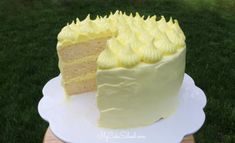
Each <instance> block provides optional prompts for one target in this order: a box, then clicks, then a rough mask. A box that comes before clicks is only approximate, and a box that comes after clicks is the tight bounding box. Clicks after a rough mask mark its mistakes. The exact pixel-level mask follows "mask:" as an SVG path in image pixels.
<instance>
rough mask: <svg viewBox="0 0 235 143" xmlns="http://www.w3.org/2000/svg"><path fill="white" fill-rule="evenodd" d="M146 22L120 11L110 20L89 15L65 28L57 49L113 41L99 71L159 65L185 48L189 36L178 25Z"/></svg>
mask: <svg viewBox="0 0 235 143" xmlns="http://www.w3.org/2000/svg"><path fill="white" fill-rule="evenodd" d="M156 19H157V17H156V16H151V17H150V16H148V17H147V18H144V17H143V16H140V14H139V13H136V14H135V16H133V14H132V13H131V14H130V15H127V14H126V13H123V12H121V11H116V12H115V13H114V14H113V13H110V15H109V16H104V17H101V16H97V17H96V18H95V19H94V20H92V19H91V18H90V15H88V16H87V17H86V18H85V19H84V20H82V21H80V20H79V19H76V22H72V23H71V24H68V25H67V26H65V27H64V28H63V29H62V30H61V32H60V33H59V35H58V44H57V48H66V47H68V46H70V45H74V44H78V43H81V42H86V41H89V40H92V39H97V38H109V37H110V38H111V37H112V38H111V39H109V40H108V41H107V46H106V49H105V50H104V51H103V52H101V53H100V55H99V57H98V60H97V65H98V66H97V67H98V69H110V68H116V67H133V66H136V65H138V64H140V63H142V62H143V63H155V62H158V61H160V60H161V59H162V57H164V56H168V55H171V54H174V53H176V51H177V49H180V48H185V47H186V46H185V36H184V33H183V31H182V30H181V28H180V26H179V24H178V21H177V20H173V19H172V18H170V20H169V21H166V19H165V17H164V16H161V18H160V20H156Z"/></svg>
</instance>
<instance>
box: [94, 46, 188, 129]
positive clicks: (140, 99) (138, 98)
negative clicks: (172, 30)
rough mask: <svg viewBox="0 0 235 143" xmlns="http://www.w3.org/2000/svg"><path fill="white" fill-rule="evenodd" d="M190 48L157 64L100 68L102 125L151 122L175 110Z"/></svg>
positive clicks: (131, 125) (145, 123) (98, 77)
mask: <svg viewBox="0 0 235 143" xmlns="http://www.w3.org/2000/svg"><path fill="white" fill-rule="evenodd" d="M185 54H186V49H179V50H177V52H176V54H175V55H172V56H167V57H164V58H163V59H162V60H161V61H159V62H158V63H156V64H141V65H138V66H137V67H134V68H131V69H126V68H116V69H110V70H98V71H97V92H98V96H97V105H98V107H99V110H100V119H99V126H101V127H105V128H131V127H141V126H145V125H150V124H152V123H154V122H155V121H157V120H159V119H161V118H166V117H168V116H170V115H171V114H172V113H174V112H175V111H176V109H177V106H178V93H179V89H180V87H181V83H182V80H183V76H184V70H185Z"/></svg>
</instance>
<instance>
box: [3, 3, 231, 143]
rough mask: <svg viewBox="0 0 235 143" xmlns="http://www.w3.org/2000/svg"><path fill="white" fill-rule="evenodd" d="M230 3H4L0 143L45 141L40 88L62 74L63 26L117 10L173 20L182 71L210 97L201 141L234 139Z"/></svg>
mask: <svg viewBox="0 0 235 143" xmlns="http://www.w3.org/2000/svg"><path fill="white" fill-rule="evenodd" d="M234 7H235V2H234V1H232V0H222V1H221V0H207V1H202V0H194V1H192V0H191V1H190V0H183V1H176V0H171V1H169V0H167V1H163V0H158V1H157V0H144V2H143V3H140V4H138V3H133V2H130V1H128V0H126V1H124V0H99V1H92V0H86V1H85V0H84V2H81V1H75V0H47V1H46V0H42V1H38V0H1V1H0V142H1V143H20V142H24V143H27V142H28V143H34V142H35V143H36V142H42V139H43V135H44V132H45V130H46V128H47V127H48V124H47V123H46V122H45V121H43V120H42V119H41V118H40V116H39V115H38V112H37V104H38V102H39V100H40V98H41V97H42V93H41V90H42V87H43V86H44V84H45V83H46V82H47V81H48V80H49V79H51V78H53V77H55V76H56V75H58V74H59V70H58V67H57V62H58V59H57V55H56V42H57V39H56V37H57V34H58V32H59V31H60V29H61V28H62V27H63V26H64V25H65V24H66V23H67V22H71V21H72V20H74V19H75V18H76V17H79V18H80V19H83V18H84V17H85V16H86V15H87V14H88V13H91V15H92V17H95V15H96V14H100V15H105V14H108V13H109V11H115V10H116V9H120V10H123V11H126V12H136V11H139V12H140V13H141V14H144V15H153V14H157V15H165V16H166V17H168V18H169V17H170V16H172V17H174V18H177V19H178V20H179V22H180V24H181V26H182V29H183V30H184V32H185V35H186V37H187V68H186V72H187V73H188V74H189V75H190V76H192V77H193V79H194V80H195V83H196V85H198V86H199V87H200V88H202V89H203V90H204V91H205V93H206V95H207V99H208V104H207V106H206V108H205V112H206V122H205V124H204V126H203V127H202V128H201V129H200V130H199V131H198V132H197V133H196V134H195V137H196V141H197V142H198V143H234V142H235V9H234Z"/></svg>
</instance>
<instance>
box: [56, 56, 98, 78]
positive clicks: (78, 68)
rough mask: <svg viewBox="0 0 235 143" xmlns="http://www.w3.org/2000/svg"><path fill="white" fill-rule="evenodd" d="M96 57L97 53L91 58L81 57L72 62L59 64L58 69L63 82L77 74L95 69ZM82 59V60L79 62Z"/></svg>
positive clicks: (80, 74) (82, 74)
mask: <svg viewBox="0 0 235 143" xmlns="http://www.w3.org/2000/svg"><path fill="white" fill-rule="evenodd" d="M96 58H97V55H95V56H92V57H91V58H89V57H88V58H86V57H85V58H83V59H84V60H83V59H81V60H78V61H76V62H73V63H69V64H63V63H61V64H60V70H61V74H62V78H63V81H64V82H67V81H69V80H71V79H73V78H76V77H78V76H84V75H85V74H87V73H90V72H95V71H96ZM81 61H83V62H81Z"/></svg>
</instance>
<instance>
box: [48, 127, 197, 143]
mask: <svg viewBox="0 0 235 143" xmlns="http://www.w3.org/2000/svg"><path fill="white" fill-rule="evenodd" d="M43 143H63V142H62V141H61V140H59V139H58V138H57V137H56V136H55V135H54V134H53V133H52V131H51V130H50V128H48V129H47V131H46V133H45V136H44V139H43ZM181 143H195V140H194V137H193V136H192V135H190V136H186V137H184V139H183V141H182V142H181Z"/></svg>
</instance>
